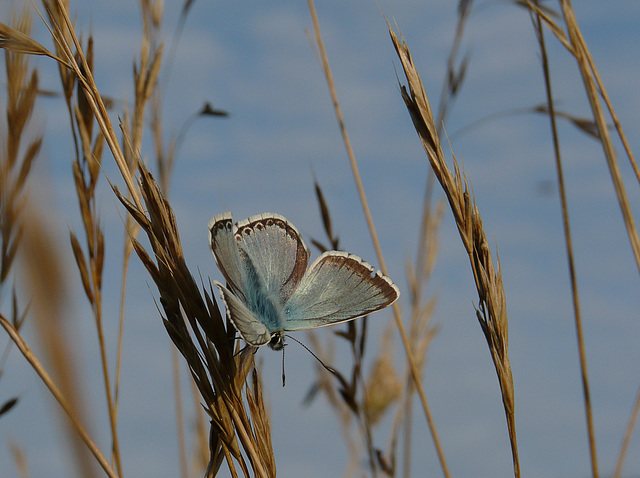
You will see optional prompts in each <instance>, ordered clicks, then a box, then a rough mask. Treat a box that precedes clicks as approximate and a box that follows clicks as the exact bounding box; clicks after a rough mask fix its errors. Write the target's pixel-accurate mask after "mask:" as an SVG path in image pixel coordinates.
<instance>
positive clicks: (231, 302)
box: [213, 281, 271, 347]
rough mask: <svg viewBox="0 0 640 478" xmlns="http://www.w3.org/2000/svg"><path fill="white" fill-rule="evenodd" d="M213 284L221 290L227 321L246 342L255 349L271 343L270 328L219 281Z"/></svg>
mask: <svg viewBox="0 0 640 478" xmlns="http://www.w3.org/2000/svg"><path fill="white" fill-rule="evenodd" d="M213 283H214V284H215V285H216V286H217V287H218V289H220V296H221V297H222V300H223V302H224V305H225V308H226V310H227V319H229V320H230V321H231V323H232V324H233V325H234V327H235V328H236V330H237V331H238V332H240V335H241V336H242V338H243V339H244V341H245V342H247V343H248V344H249V345H253V346H254V347H260V346H262V345H265V344H267V343H269V341H270V340H271V332H270V330H269V328H268V327H267V326H266V325H265V324H263V323H262V322H261V321H260V320H259V318H257V317H256V316H255V315H254V314H253V312H251V310H249V309H248V308H247V306H246V305H245V304H244V303H243V301H242V300H241V299H240V298H238V297H236V296H235V295H234V294H233V292H231V291H230V290H229V289H227V288H226V287H225V286H223V285H222V284H221V283H220V282H218V281H214V282H213Z"/></svg>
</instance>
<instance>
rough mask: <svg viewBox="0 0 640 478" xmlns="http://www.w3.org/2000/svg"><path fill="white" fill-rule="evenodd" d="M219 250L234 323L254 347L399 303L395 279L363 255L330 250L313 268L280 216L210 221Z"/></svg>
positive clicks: (211, 234) (217, 254) (280, 343)
mask: <svg viewBox="0 0 640 478" xmlns="http://www.w3.org/2000/svg"><path fill="white" fill-rule="evenodd" d="M209 240H210V244H211V250H212V252H213V255H214V257H215V259H216V263H217V264H218V267H219V268H220V271H221V272H222V274H223V276H224V278H225V280H226V286H224V285H222V284H221V283H219V282H217V281H214V283H215V284H216V286H217V287H218V288H219V289H220V292H221V296H222V299H223V301H224V303H225V306H226V310H227V318H228V319H229V320H230V321H231V323H233V325H234V326H235V328H236V329H237V330H238V332H240V335H241V336H242V338H243V339H244V340H245V341H246V342H247V343H248V344H250V345H252V346H254V347H260V346H262V345H266V344H269V346H270V347H271V348H272V349H274V350H280V349H282V348H283V347H284V334H285V332H286V331H292V330H302V329H310V328H316V327H322V326H325V325H330V324H335V323H340V322H345V321H348V320H352V319H355V318H357V317H361V316H363V315H367V314H369V313H371V312H375V311H376V310H380V309H382V308H384V307H387V306H388V305H390V304H392V303H393V302H394V301H395V300H396V299H397V298H398V295H399V292H398V289H397V287H396V286H395V285H394V284H393V282H391V280H390V279H389V278H388V277H386V276H384V275H382V274H381V273H380V272H375V273H374V269H373V267H371V266H370V265H369V264H367V263H366V262H364V261H363V260H362V259H360V258H359V257H358V256H355V255H353V254H348V253H346V252H340V251H327V252H325V253H324V254H322V255H321V256H320V257H319V258H318V259H316V261H315V262H314V263H313V264H312V265H311V267H309V269H307V265H308V262H309V250H308V248H307V246H306V245H305V243H304V241H303V240H302V238H301V236H300V234H299V233H298V231H297V229H296V228H295V227H294V226H293V225H292V224H290V223H289V222H288V221H287V220H286V219H285V218H284V217H282V216H280V215H278V214H272V213H265V214H260V215H256V216H252V217H250V218H248V219H246V220H244V221H240V222H238V223H237V224H235V225H234V224H233V222H232V217H231V214H230V213H223V214H220V215H217V216H215V217H214V218H213V219H212V220H211V222H210V223H209Z"/></svg>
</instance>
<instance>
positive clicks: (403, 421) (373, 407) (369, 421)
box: [306, 182, 443, 476]
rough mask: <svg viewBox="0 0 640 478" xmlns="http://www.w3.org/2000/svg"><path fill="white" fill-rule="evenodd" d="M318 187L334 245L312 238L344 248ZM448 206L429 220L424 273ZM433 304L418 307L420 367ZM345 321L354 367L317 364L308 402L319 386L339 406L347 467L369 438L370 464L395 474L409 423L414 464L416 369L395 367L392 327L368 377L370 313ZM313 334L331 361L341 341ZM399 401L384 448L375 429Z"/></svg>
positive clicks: (355, 463)
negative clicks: (329, 370) (402, 432)
mask: <svg viewBox="0 0 640 478" xmlns="http://www.w3.org/2000/svg"><path fill="white" fill-rule="evenodd" d="M315 190H316V196H317V200H318V204H319V209H320V216H321V218H322V223H323V226H324V230H325V233H326V236H327V240H328V241H329V243H330V246H329V247H328V246H326V245H325V244H324V243H323V242H321V241H319V240H315V239H312V242H313V244H314V245H315V246H316V247H318V249H320V251H325V250H328V249H339V240H338V238H337V237H336V236H335V234H334V231H333V225H332V220H331V215H330V212H329V207H328V205H327V202H326V200H325V197H324V194H323V192H322V188H321V187H320V186H319V185H318V183H317V182H315ZM442 209H443V208H442V207H439V212H438V213H437V214H436V217H437V219H436V220H435V221H434V220H430V221H426V222H425V225H426V226H425V227H427V228H428V229H429V231H425V232H424V236H423V237H424V238H425V240H426V242H425V243H424V244H422V245H421V247H422V246H423V247H425V248H427V249H428V250H427V251H421V254H419V257H420V258H421V260H423V261H424V263H421V265H420V269H421V271H420V274H419V275H420V276H422V275H423V274H426V275H429V274H430V272H431V269H432V267H433V262H434V259H435V254H436V251H435V249H436V248H435V245H434V241H435V237H436V234H435V231H436V230H437V227H438V226H437V224H439V218H440V217H441V216H442ZM409 275H410V283H411V284H413V285H412V286H411V290H412V296H413V297H415V298H417V297H418V294H416V293H415V291H414V287H413V286H415V284H416V283H417V282H416V281H415V278H416V274H415V273H414V272H413V269H411V268H410V272H409ZM432 308H433V301H429V305H428V306H426V307H425V306H422V307H418V308H417V309H416V313H415V314H414V315H413V316H412V320H411V325H410V327H411V334H412V348H413V353H414V356H415V357H417V360H418V364H419V365H418V366H419V367H420V368H422V367H423V365H424V362H425V361H424V357H425V355H426V350H427V345H428V343H429V342H430V340H431V338H432V337H433V333H434V329H433V328H431V327H429V326H428V319H429V317H430V315H431V310H432ZM359 325H360V327H359ZM345 327H346V330H344V331H343V330H339V331H337V332H336V333H335V336H336V337H339V338H341V339H343V340H346V342H347V345H348V346H349V349H350V351H351V359H352V361H351V370H350V371H349V372H348V373H344V374H343V373H342V372H340V371H339V370H337V369H336V367H332V368H333V369H334V370H335V373H334V374H332V375H330V374H327V373H326V370H325V369H324V368H323V367H321V366H320V365H319V364H317V366H316V372H317V374H316V382H315V384H314V385H313V387H312V389H311V391H310V392H309V394H308V397H307V400H306V402H307V403H308V402H310V401H311V399H313V398H314V396H315V394H316V393H317V392H322V393H323V394H324V395H325V397H326V398H327V399H328V401H329V404H330V405H331V407H332V408H333V409H334V411H335V412H336V415H337V417H338V423H340V426H341V429H342V434H343V438H344V441H345V444H346V445H347V447H348V449H349V451H350V453H349V456H350V457H351V460H350V462H349V463H348V465H347V468H346V470H345V475H346V476H349V475H352V474H356V470H358V469H359V467H360V466H361V464H360V463H361V462H362V460H359V459H358V457H359V456H360V455H361V454H362V446H361V444H364V445H365V448H366V450H367V453H368V462H369V468H370V471H371V474H372V476H376V475H377V474H378V473H379V472H381V473H384V474H387V475H389V476H395V474H396V468H397V465H396V462H397V459H396V455H397V445H398V433H399V431H400V430H401V429H402V427H403V426H404V429H405V433H406V434H407V435H406V439H405V441H404V445H405V447H404V450H405V453H404V456H405V469H408V468H406V467H407V466H408V465H407V461H408V456H409V453H408V451H407V450H409V448H410V440H409V438H408V435H409V434H410V429H411V428H410V424H409V422H410V418H407V417H410V408H411V407H410V406H408V405H407V403H411V398H412V396H413V393H415V387H413V380H412V378H411V374H410V372H409V371H407V373H406V374H404V375H403V376H402V378H401V377H400V375H399V374H398V373H397V372H396V371H395V368H394V366H393V356H394V354H393V347H392V343H391V336H392V334H391V332H392V331H391V329H389V328H387V329H386V330H385V331H384V332H383V334H382V339H381V341H382V343H381V346H380V351H379V352H378V353H377V355H376V356H375V357H374V358H373V363H372V365H371V367H370V368H369V373H368V376H367V378H366V379H365V377H364V374H363V367H364V359H365V357H364V355H365V349H366V343H367V337H368V335H367V319H366V318H363V319H362V320H359V321H354V322H350V323H348V324H345ZM309 336H310V341H311V344H312V346H313V349H314V350H316V352H317V353H318V355H319V356H320V357H322V359H323V361H324V362H325V363H331V362H332V361H333V360H332V357H333V353H332V351H333V348H334V345H335V341H334V340H327V341H326V342H325V343H324V344H321V343H320V341H319V340H318V336H317V334H315V333H310V334H309ZM342 368H344V367H342ZM401 395H404V397H401ZM396 404H398V406H397V407H396V413H395V418H394V425H393V426H392V433H391V436H390V438H389V440H388V446H387V450H386V452H385V453H383V452H382V451H381V450H380V449H379V448H377V447H376V446H375V445H374V443H373V440H372V436H373V434H372V430H373V429H374V428H375V426H376V425H377V424H378V423H379V422H380V420H381V418H382V416H383V415H384V414H385V413H386V411H387V410H388V409H390V408H391V407H392V406H393V405H396ZM354 422H355V423H357V424H358V427H357V431H358V434H359V438H360V440H356V437H354V434H353V430H352V426H351V425H352V424H353V423H354Z"/></svg>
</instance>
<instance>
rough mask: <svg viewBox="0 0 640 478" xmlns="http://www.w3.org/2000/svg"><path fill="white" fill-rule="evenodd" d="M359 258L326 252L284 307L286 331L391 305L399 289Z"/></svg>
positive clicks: (311, 326)
mask: <svg viewBox="0 0 640 478" xmlns="http://www.w3.org/2000/svg"><path fill="white" fill-rule="evenodd" d="M373 272H374V269H373V267H372V266H370V265H369V264H367V263H366V262H364V261H363V260H362V259H360V258H359V257H358V256H355V255H353V254H348V253H346V252H338V251H329V252H325V253H324V254H322V255H321V256H320V257H319V258H318V259H317V260H316V261H315V262H314V263H313V265H312V266H311V268H310V269H309V271H307V273H306V274H305V275H304V277H303V278H302V280H301V281H300V283H299V284H298V287H297V288H296V289H295V290H294V292H293V294H292V295H291V297H290V298H289V300H288V301H287V303H286V304H285V315H286V324H285V330H300V329H311V328H315V327H322V326H324V325H330V324H335V323H338V322H344V321H347V320H351V319H355V318H357V317H361V316H363V315H366V314H370V313H372V312H375V311H377V310H380V309H383V308H385V307H387V306H388V305H391V304H392V303H393V302H395V300H396V299H397V298H398V295H399V292H398V288H397V287H396V286H395V285H394V284H393V282H391V279H389V278H388V277H386V276H384V275H382V274H381V273H380V272H376V273H375V274H374V273H373Z"/></svg>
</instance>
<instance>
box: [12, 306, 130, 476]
mask: <svg viewBox="0 0 640 478" xmlns="http://www.w3.org/2000/svg"><path fill="white" fill-rule="evenodd" d="M0 325H2V327H3V328H4V329H5V330H6V332H7V334H9V337H10V338H11V340H13V342H14V343H15V344H16V345H17V347H18V349H19V350H20V352H22V355H24V357H25V358H26V359H27V361H28V362H29V363H30V364H31V366H32V367H33V369H34V370H35V371H36V373H37V374H38V376H39V377H40V379H41V380H42V382H43V383H44V384H45V386H46V387H47V388H48V389H49V391H50V392H51V395H53V397H54V398H55V399H56V401H57V402H58V403H59V404H60V406H61V407H62V409H63V410H64V411H65V413H66V414H67V416H68V417H69V420H70V422H71V424H72V426H73V428H74V429H75V430H76V432H77V433H78V436H80V438H81V439H82V441H83V442H84V443H85V444H86V446H87V448H89V451H90V452H91V453H92V454H93V456H94V457H95V459H96V461H97V462H98V463H99V464H100V466H101V467H102V469H103V470H104V472H105V473H106V474H107V476H109V477H112V478H117V477H118V474H117V473H116V472H115V471H114V470H113V469H112V468H111V465H109V461H108V460H107V459H106V458H105V457H104V455H103V454H102V452H101V451H100V449H99V448H98V447H97V446H96V444H95V442H94V441H93V440H92V439H91V437H90V436H89V433H88V432H87V431H86V429H85V428H84V426H83V425H82V421H81V420H80V418H79V417H78V416H77V414H76V410H77V408H76V407H75V406H74V404H72V403H71V402H69V401H68V400H67V398H65V395H64V393H63V392H62V391H61V390H60V389H59V388H58V387H57V385H56V384H55V382H54V380H53V379H52V378H51V376H50V375H49V374H48V373H47V371H46V370H45V368H44V367H43V366H42V364H41V363H40V361H39V360H38V358H37V357H36V355H35V354H34V353H33V351H32V350H31V348H30V347H29V346H28V345H27V343H26V342H25V341H24V339H23V338H22V336H21V335H20V333H19V332H18V331H17V330H16V328H15V327H14V326H13V324H11V322H10V321H9V320H7V318H6V317H5V316H4V315H2V314H1V313H0ZM84 476H91V473H90V472H89V471H88V470H87V469H85V473H84Z"/></svg>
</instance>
